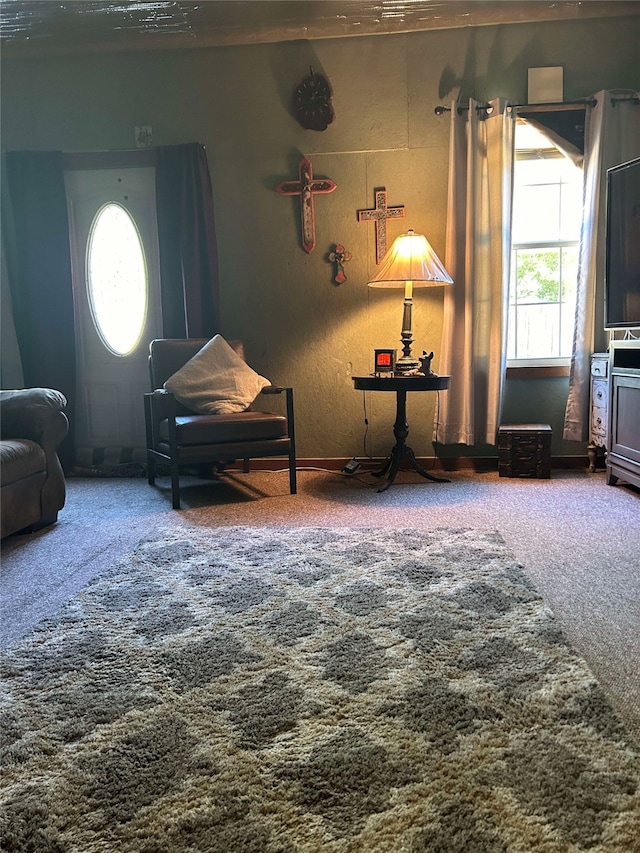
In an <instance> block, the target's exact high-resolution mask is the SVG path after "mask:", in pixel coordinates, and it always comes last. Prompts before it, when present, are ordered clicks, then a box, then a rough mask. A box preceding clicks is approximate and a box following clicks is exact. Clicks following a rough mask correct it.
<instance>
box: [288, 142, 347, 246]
mask: <svg viewBox="0 0 640 853" xmlns="http://www.w3.org/2000/svg"><path fill="white" fill-rule="evenodd" d="M335 189H336V184H334V182H333V181H330V180H329V179H328V178H314V177H313V168H312V166H311V160H309V159H308V158H307V157H302V159H301V160H300V163H299V164H298V180H297V181H283V182H282V183H281V184H280V185H279V186H277V187H276V190H277V192H279V193H280V195H299V196H300V220H301V225H302V248H303V249H304V250H305V252H313V250H314V249H315V247H316V220H315V213H314V207H313V196H314V194H316V193H321V194H324V193H332V192H333V191H334V190H335Z"/></svg>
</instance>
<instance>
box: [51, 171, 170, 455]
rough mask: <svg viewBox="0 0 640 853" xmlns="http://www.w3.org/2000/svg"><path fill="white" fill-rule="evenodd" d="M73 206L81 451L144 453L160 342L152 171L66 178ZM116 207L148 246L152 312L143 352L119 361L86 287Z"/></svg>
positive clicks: (92, 173)
mask: <svg viewBox="0 0 640 853" xmlns="http://www.w3.org/2000/svg"><path fill="white" fill-rule="evenodd" d="M65 183H66V190H67V199H68V206H69V231H70V241H71V258H72V276H73V292H74V306H75V315H76V339H77V353H76V355H77V363H78V370H77V381H78V402H79V405H78V420H77V426H76V436H77V437H76V445H77V447H81V448H96V447H99V448H102V447H110V448H117V447H126V448H143V447H144V446H145V433H144V409H143V397H142V395H143V394H144V392H145V391H147V390H148V388H149V380H148V368H147V356H148V352H149V342H150V341H151V340H152V339H153V338H155V337H160V336H161V334H162V318H161V310H160V275H159V260H158V235H157V224H156V207H155V169H154V168H153V167H142V168H140V167H136V168H113V169H96V170H77V171H69V172H66V173H65ZM110 202H115V203H117V204H119V205H121V206H122V207H124V208H125V209H126V211H127V212H128V213H129V215H130V216H131V218H132V219H133V221H134V223H135V225H136V227H137V230H138V233H139V235H140V239H141V243H142V246H143V250H144V254H145V262H146V270H147V278H148V308H147V314H146V319H145V324H144V327H143V330H142V334H141V336H140V340H139V341H138V344H137V345H136V347H135V348H134V350H133V351H132V352H131V353H129V354H127V355H116V354H115V353H113V352H112V351H111V350H110V349H109V348H108V347H107V346H106V345H105V343H104V342H103V339H102V337H101V335H100V334H99V332H98V330H97V329H96V325H95V323H94V320H93V315H92V311H91V305H90V299H89V295H88V291H87V281H86V258H87V245H88V241H89V236H90V233H91V226H92V223H93V222H94V219H95V217H96V214H97V213H98V212H99V211H100V210H101V209H102V208H103V206H104V205H105V204H108V203H110Z"/></svg>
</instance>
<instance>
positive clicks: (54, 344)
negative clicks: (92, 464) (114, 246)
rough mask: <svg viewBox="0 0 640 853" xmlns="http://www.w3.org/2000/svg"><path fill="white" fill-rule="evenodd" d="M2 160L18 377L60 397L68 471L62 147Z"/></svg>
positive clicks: (70, 411) (68, 298) (68, 289)
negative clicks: (9, 214)
mask: <svg viewBox="0 0 640 853" xmlns="http://www.w3.org/2000/svg"><path fill="white" fill-rule="evenodd" d="M6 164H7V184H8V187H9V192H10V195H11V204H12V210H13V218H14V233H15V240H16V246H15V257H16V274H15V276H12V277H11V280H10V286H11V298H12V300H13V313H14V323H15V328H16V336H17V339H18V346H19V348H20V357H21V360H22V370H23V374H24V383H25V386H26V387H29V388H33V387H43V388H55V389H56V390H58V391H61V392H62V393H63V394H64V395H65V397H66V398H67V401H68V407H67V415H68V417H69V423H70V425H71V429H70V431H69V435H68V436H67V438H66V439H65V440H64V442H63V444H62V446H61V447H60V450H59V455H60V459H61V462H62V465H63V467H64V468H65V470H70V468H71V466H72V464H73V447H74V441H73V424H74V412H75V400H76V350H75V324H74V313H73V290H72V280H71V255H70V248H69V224H68V218H67V199H66V195H65V187H64V172H63V164H62V152H60V151H14V152H9V153H7V155H6Z"/></svg>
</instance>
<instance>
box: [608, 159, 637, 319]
mask: <svg viewBox="0 0 640 853" xmlns="http://www.w3.org/2000/svg"><path fill="white" fill-rule="evenodd" d="M604 326H605V329H620V328H629V329H631V328H636V327H640V157H638V158H637V159H635V160H630V161H629V162H628V163H621V164H620V165H619V166H614V167H613V168H611V169H608V170H607V201H606V235H605V279H604Z"/></svg>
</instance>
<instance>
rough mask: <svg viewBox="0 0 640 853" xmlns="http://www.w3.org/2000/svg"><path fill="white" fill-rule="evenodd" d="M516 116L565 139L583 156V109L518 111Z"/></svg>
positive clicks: (524, 109) (523, 109)
mask: <svg viewBox="0 0 640 853" xmlns="http://www.w3.org/2000/svg"><path fill="white" fill-rule="evenodd" d="M518 115H519V116H522V117H523V118H526V119H528V120H529V121H531V122H532V123H533V124H537V125H538V126H539V127H541V128H542V130H550V131H552V133H555V134H557V135H558V136H559V137H560V139H566V141H567V142H569V143H570V144H571V145H573V147H574V148H576V149H577V150H578V151H579V152H580V153H581V154H584V123H585V108H584V107H582V108H581V109H577V110H576V109H567V110H561V109H558V110H527V109H526V108H522V109H519V110H518Z"/></svg>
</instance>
